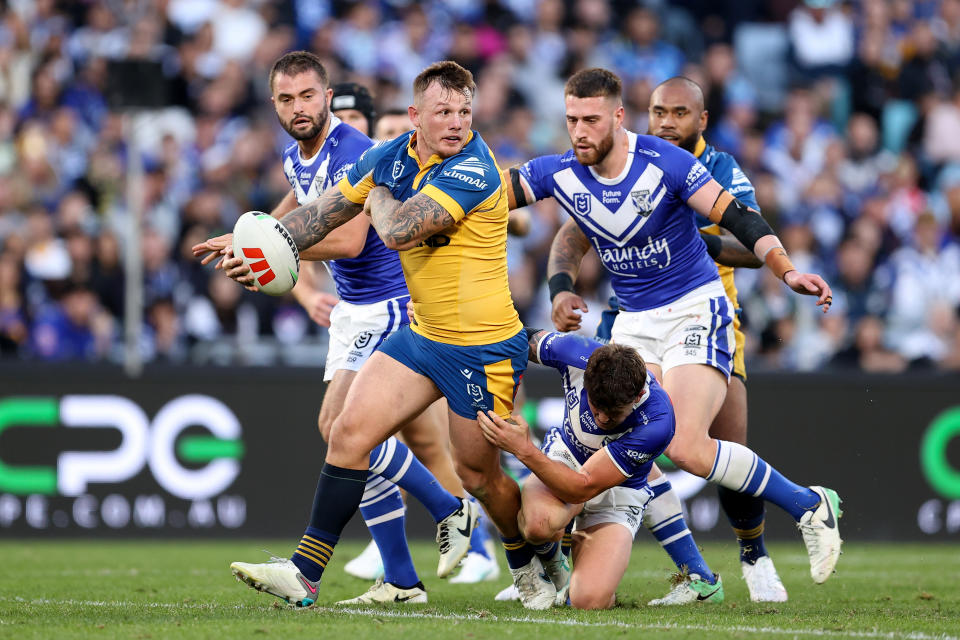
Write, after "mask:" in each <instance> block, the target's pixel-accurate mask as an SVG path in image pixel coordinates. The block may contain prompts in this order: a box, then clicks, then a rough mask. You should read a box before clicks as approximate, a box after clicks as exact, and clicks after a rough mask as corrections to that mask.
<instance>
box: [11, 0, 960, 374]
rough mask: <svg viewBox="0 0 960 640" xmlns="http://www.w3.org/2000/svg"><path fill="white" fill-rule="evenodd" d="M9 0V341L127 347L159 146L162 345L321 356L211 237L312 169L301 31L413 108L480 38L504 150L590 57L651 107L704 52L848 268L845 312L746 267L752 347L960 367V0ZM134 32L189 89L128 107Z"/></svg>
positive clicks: (521, 270)
mask: <svg viewBox="0 0 960 640" xmlns="http://www.w3.org/2000/svg"><path fill="white" fill-rule="evenodd" d="M74 5H75V6H74ZM0 14H2V17H0V243H2V246H3V252H2V254H0V357H3V358H15V357H38V358H45V359H46V358H61V359H66V358H73V357H75V358H81V359H83V358H93V359H107V360H114V359H116V358H118V357H119V355H120V353H121V350H120V349H119V348H118V347H119V341H120V333H121V332H120V331H119V330H118V329H117V327H119V326H120V323H121V322H122V318H123V312H124V307H123V304H124V295H125V294H124V284H125V277H124V266H123V265H124V261H123V258H122V251H123V249H124V247H126V246H129V244H128V243H127V242H126V240H127V238H126V235H125V234H126V233H127V229H126V226H125V222H126V221H127V218H128V215H129V213H128V212H129V203H128V201H127V199H128V195H129V194H128V190H127V183H126V173H127V169H128V163H129V160H130V157H131V154H132V153H139V154H141V157H142V158H143V161H144V169H145V175H144V178H143V191H142V193H141V194H139V195H141V196H142V197H143V201H144V204H145V215H144V230H143V237H142V238H141V245H142V251H141V257H142V259H143V261H144V282H143V285H144V287H145V296H146V307H145V318H144V320H145V322H144V330H145V333H144V340H143V344H142V350H143V354H144V356H145V357H146V359H147V360H148V361H149V360H157V361H164V362H172V363H180V362H220V363H224V364H229V363H231V362H251V363H254V362H256V363H269V362H276V361H283V362H294V361H297V360H296V358H295V357H293V356H291V354H296V353H297V352H301V354H302V353H310V354H311V355H310V359H311V361H313V360H316V359H317V358H316V350H318V349H320V350H322V349H323V348H325V347H324V344H325V342H324V341H325V333H324V332H323V331H321V330H318V329H317V328H316V327H315V326H313V325H312V324H310V323H309V320H308V316H307V314H305V313H304V312H303V311H302V310H300V309H299V308H297V307H295V306H294V305H293V301H292V300H290V299H283V300H274V299H272V298H268V297H266V296H259V295H254V294H249V293H247V292H245V291H244V290H242V289H241V288H239V287H236V286H234V285H233V283H231V282H229V281H228V280H227V279H226V278H224V277H223V276H222V275H220V274H219V273H217V272H216V271H215V270H214V269H213V268H212V267H202V266H201V265H199V264H198V263H197V262H196V261H195V260H194V259H193V258H192V255H191V253H190V251H189V248H190V246H192V244H195V243H197V242H199V241H200V240H202V239H204V238H206V237H209V236H211V235H215V234H219V233H223V232H226V231H228V230H229V229H230V228H231V227H232V225H233V223H234V221H235V220H236V218H237V216H238V215H239V214H240V213H241V212H243V211H245V210H258V211H259V210H264V211H269V210H270V209H272V208H273V207H274V206H275V205H276V203H277V202H278V201H279V200H280V198H281V197H282V196H283V194H284V193H285V192H286V191H287V189H288V188H289V187H288V185H287V183H286V182H285V179H284V176H283V173H282V171H281V170H280V168H279V163H278V162H277V158H278V156H279V152H280V150H281V149H283V148H284V147H285V146H286V145H287V144H288V143H289V139H288V137H287V136H286V134H285V132H283V130H282V129H281V128H280V127H279V125H278V124H277V122H276V119H275V118H276V116H275V114H274V113H273V112H272V109H271V108H270V104H269V102H268V100H267V98H268V97H269V95H268V85H267V82H266V76H267V73H268V71H269V69H270V66H271V65H272V63H273V61H274V60H275V59H276V58H277V57H278V56H279V55H281V54H282V53H284V52H286V51H288V50H290V49H292V48H295V47H298V46H301V47H307V48H309V49H311V50H313V51H315V52H316V53H317V54H318V55H320V56H321V58H322V59H323V60H324V63H325V64H326V65H327V66H328V72H329V74H330V78H331V81H332V82H334V83H336V82H342V81H354V82H359V83H361V84H363V85H364V86H366V87H367V88H368V89H369V90H370V91H371V93H372V94H373V98H374V101H375V107H376V110H377V111H379V112H380V113H384V112H386V111H387V110H389V109H391V108H395V109H399V110H400V112H401V113H404V114H405V112H406V108H407V106H408V105H409V104H410V102H411V100H412V92H411V81H412V79H413V77H414V76H415V75H416V74H417V73H418V72H419V71H420V69H421V68H422V67H423V66H425V65H427V64H429V63H430V62H433V61H434V60H437V59H440V58H452V59H454V60H457V61H458V62H460V63H461V64H463V65H464V66H466V67H467V68H469V69H470V70H471V71H473V72H474V74H475V79H476V82H477V85H478V93H477V96H476V99H475V102H474V127H475V128H476V129H477V130H479V131H480V133H481V134H482V135H483V136H484V138H485V139H486V140H487V141H488V142H489V143H490V144H491V146H492V147H493V148H494V150H495V152H496V154H497V158H498V161H499V163H500V165H501V167H507V166H511V165H513V164H516V163H518V162H522V161H525V160H527V159H529V158H530V157H532V156H534V155H537V154H541V153H553V152H562V151H564V150H565V149H566V148H567V147H568V145H569V142H568V138H567V132H566V127H565V123H564V112H563V110H564V104H563V95H562V87H563V82H564V81H565V79H566V77H568V76H569V75H570V74H572V73H573V72H575V71H577V70H579V69H582V68H585V67H587V66H593V65H603V66H608V67H610V68H612V69H614V70H615V71H617V72H618V73H620V74H621V75H622V77H623V81H624V91H623V93H624V96H623V98H624V104H625V108H626V114H625V124H626V126H627V127H628V128H630V129H631V130H633V131H636V132H637V133H644V132H646V126H647V125H646V121H647V117H646V110H647V105H648V102H649V96H650V93H651V91H652V89H653V87H654V86H655V85H656V83H657V82H659V81H661V80H663V79H665V78H667V77H669V76H673V75H676V74H680V73H683V74H685V75H688V76H689V77H691V78H692V79H694V80H695V81H697V82H699V83H701V84H702V85H703V88H704V95H705V99H706V107H707V109H708V110H709V112H710V116H711V117H710V129H709V130H708V132H707V137H708V139H709V141H710V142H711V143H712V144H714V145H716V146H717V147H718V148H720V149H722V150H725V151H728V152H731V153H733V154H735V155H736V157H737V159H738V161H739V162H740V165H741V166H742V167H743V169H744V171H745V172H746V174H747V175H748V176H749V177H750V179H751V181H752V182H753V184H754V186H755V188H756V194H757V200H758V203H759V204H760V206H761V208H762V210H763V215H764V216H765V217H766V218H767V220H769V221H770V223H771V224H772V225H773V226H774V228H775V229H777V231H778V233H779V234H780V235H781V237H782V239H783V241H784V243H785V244H786V245H787V249H788V250H789V251H791V254H792V256H793V259H794V262H795V264H797V266H798V267H801V265H802V267H801V268H804V269H811V270H815V271H820V270H823V269H825V270H826V271H825V273H827V274H829V275H830V277H829V278H828V280H829V281H830V282H831V284H832V285H833V286H834V305H833V308H832V309H831V311H830V313H829V314H828V315H826V316H824V315H823V314H821V313H819V311H818V310H817V309H816V308H815V307H814V306H813V305H812V304H807V303H808V302H809V301H808V300H804V299H794V298H793V297H791V296H789V295H788V292H787V291H786V290H785V288H784V286H783V284H782V282H780V281H778V280H776V279H775V278H773V277H772V276H771V275H770V274H769V273H767V272H766V271H765V270H755V271H752V270H740V271H738V273H737V282H738V286H739V287H740V289H741V302H742V304H743V306H744V308H745V310H746V311H745V314H746V317H748V319H749V325H748V327H747V333H748V345H749V348H748V358H750V362H749V366H751V367H754V366H756V367H760V368H762V367H764V366H767V367H781V368H796V369H805V370H806V369H812V368H816V367H819V366H822V365H823V364H825V363H827V362H830V363H832V366H848V367H856V368H860V369H863V370H868V371H898V370H900V369H902V368H903V367H905V366H906V365H907V362H908V361H909V362H910V363H912V366H934V365H935V366H938V367H940V368H942V369H958V368H960V331H958V329H957V323H958V315H957V307H958V301H960V293H957V287H958V286H960V285H957V282H960V278H958V277H957V276H958V270H960V266H957V263H958V261H960V259H958V258H957V254H958V248H957V247H958V244H957V243H958V242H960V153H958V151H957V149H956V148H954V147H955V146H956V145H954V144H953V141H955V140H956V139H958V138H960V115H958V114H960V78H958V77H957V75H958V74H957V73H956V69H957V68H960V0H940V1H939V2H925V3H915V2H910V1H908V0H892V1H891V0H860V1H859V2H840V1H838V0H805V1H801V0H786V1H784V2H775V3H755V2H754V3H738V2H730V1H726V2H722V3H715V2H714V3H711V2H702V1H697V2H683V3H679V4H677V3H673V4H671V3H667V2H662V1H661V0H654V1H650V2H643V3H632V2H613V3H611V2H605V1H603V0H567V1H564V0H490V1H489V2H483V3H479V2H468V1H465V0H456V1H453V2H435V1H430V2H421V3H414V2H407V1H401V0H388V1H386V2H375V1H366V0H365V1H362V2H348V3H343V2H331V1H330V0H289V1H288V2H282V3H279V2H269V1H265V0H162V1H158V2H115V1H114V0H89V1H86V2H83V3H73V4H70V3H62V2H56V0H34V1H31V2H25V1H23V0H17V1H15V2H7V3H0ZM731 43H732V44H731ZM788 43H789V47H790V51H789V52H788V51H787V47H788ZM124 58H126V59H146V60H155V61H158V62H160V63H161V66H162V68H163V70H164V73H165V74H167V76H168V77H169V79H170V87H171V95H170V107H169V108H166V109H163V110H159V111H156V112H152V113H149V114H141V115H140V116H138V117H136V118H131V117H130V116H129V115H127V114H123V113H120V112H118V111H115V110H111V109H110V108H109V106H108V104H107V96H106V95H105V91H106V88H107V87H108V85H109V82H108V80H109V78H108V63H109V61H110V60H113V59H124ZM788 58H789V60H788ZM788 63H792V64H793V68H792V69H788ZM791 70H792V71H793V73H790V71H791ZM401 120H404V122H405V121H406V120H405V116H404V117H403V118H401ZM404 126H407V125H404ZM130 132H133V134H134V139H135V142H136V144H135V146H134V147H133V148H128V140H127V134H129V133H130ZM529 213H530V216H531V219H532V224H531V231H530V233H529V235H527V236H526V237H524V238H514V237H511V238H510V240H509V242H508V246H507V251H508V262H509V277H510V286H511V290H512V292H513V296H514V300H515V302H516V304H517V307H518V309H519V311H520V314H521V317H522V318H523V319H524V321H525V322H527V323H532V324H537V323H548V322H549V300H548V299H547V298H548V296H547V292H546V288H545V283H544V280H545V278H544V274H545V270H546V261H547V255H548V253H549V248H550V244H551V241H552V239H553V236H554V233H555V232H556V229H557V228H558V226H559V224H560V223H561V222H562V220H561V219H560V218H562V217H563V216H562V215H560V214H559V213H558V209H557V207H556V205H555V204H554V203H553V202H552V201H545V202H540V203H537V204H536V205H535V206H533V207H531V208H530V210H529ZM591 260H593V258H588V259H587V260H586V261H585V263H584V267H583V270H582V274H581V279H580V281H579V282H578V283H577V286H578V288H580V289H581V290H582V292H583V293H584V294H585V295H588V296H589V297H590V302H589V304H590V306H591V314H593V313H599V312H600V311H601V310H602V309H603V308H605V306H606V295H607V292H608V287H609V285H608V280H607V278H606V276H605V273H604V272H603V270H602V269H599V268H595V267H596V266H597V265H595V264H594V263H593V262H591ZM594 322H595V318H594V317H592V316H590V317H587V318H586V319H585V320H584V324H583V331H584V332H586V333H589V332H591V331H592V330H593V326H592V325H593V323H594ZM293 345H295V347H294V346H293ZM885 345H886V346H885ZM311 349H312V350H313V351H311ZM887 349H890V350H889V351H888V350H887ZM301 360H302V355H301Z"/></svg>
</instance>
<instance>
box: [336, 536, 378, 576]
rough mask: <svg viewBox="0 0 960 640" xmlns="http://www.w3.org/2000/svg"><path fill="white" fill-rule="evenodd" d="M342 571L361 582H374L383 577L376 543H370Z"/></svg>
mask: <svg viewBox="0 0 960 640" xmlns="http://www.w3.org/2000/svg"><path fill="white" fill-rule="evenodd" d="M343 570H344V571H346V572H347V573H349V574H350V575H351V576H353V577H355V578H360V579H361V580H376V579H378V578H382V577H383V559H382V558H381V557H380V549H378V548H377V543H376V542H374V541H373V540H371V541H370V544H368V545H367V546H366V547H364V548H363V551H361V552H360V555H358V556H357V557H356V558H354V559H353V560H351V561H350V562H348V563H347V564H345V565H343Z"/></svg>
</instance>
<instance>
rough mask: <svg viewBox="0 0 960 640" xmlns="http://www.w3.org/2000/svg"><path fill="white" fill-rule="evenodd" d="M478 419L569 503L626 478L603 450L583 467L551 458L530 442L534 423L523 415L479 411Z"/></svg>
mask: <svg viewBox="0 0 960 640" xmlns="http://www.w3.org/2000/svg"><path fill="white" fill-rule="evenodd" d="M477 421H478V423H479V424H480V430H481V431H483V435H484V437H485V438H486V439H487V441H488V442H490V443H491V444H493V445H494V446H497V447H500V448H501V449H503V450H504V451H508V452H510V453H512V454H513V455H515V456H517V459H518V460H520V462H522V463H523V464H524V465H526V467H527V468H528V469H530V471H532V472H533V473H534V475H536V476H537V477H538V478H540V480H541V481H543V484H545V485H547V487H548V488H549V489H550V491H551V492H552V493H553V495H555V496H557V498H559V499H560V500H563V501H564V502H567V503H569V504H581V503H584V502H586V501H587V500H589V499H590V498H593V497H596V496H598V495H600V494H601V493H602V492H604V491H606V490H607V489H609V488H610V487H615V486H617V485H618V484H620V483H622V482H623V481H624V480H626V476H624V475H623V474H622V473H621V472H620V470H619V469H617V467H616V465H614V464H613V461H612V460H611V459H610V456H608V455H607V454H606V453H605V452H604V451H603V450H600V451H597V452H596V453H594V454H593V455H592V456H590V458H589V459H588V460H587V462H586V463H585V464H584V465H583V466H582V467H580V470H579V471H574V470H573V469H571V468H570V467H568V466H567V465H565V464H563V463H562V462H558V461H556V460H551V459H550V458H548V457H547V456H546V454H544V453H543V452H542V451H540V450H539V449H537V447H535V446H534V444H533V443H532V442H530V427H529V426H528V425H527V423H526V421H525V420H524V419H523V418H521V417H520V416H512V418H511V419H510V420H504V419H503V418H501V417H500V416H498V415H497V414H496V413H494V412H493V411H488V412H487V413H483V412H481V411H478V412H477Z"/></svg>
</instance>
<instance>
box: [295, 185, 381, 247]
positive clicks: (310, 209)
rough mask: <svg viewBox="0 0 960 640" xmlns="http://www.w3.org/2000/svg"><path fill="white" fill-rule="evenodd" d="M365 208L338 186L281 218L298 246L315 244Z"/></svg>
mask: <svg viewBox="0 0 960 640" xmlns="http://www.w3.org/2000/svg"><path fill="white" fill-rule="evenodd" d="M361 211H363V205H362V204H356V203H353V202H350V201H349V200H347V198H346V197H345V196H344V195H343V193H341V191H340V189H339V187H337V186H336V185H334V186H332V187H330V188H329V189H327V190H326V191H324V192H323V193H322V194H321V195H320V197H319V198H317V199H316V200H314V201H313V202H311V203H309V204H305V205H303V206H302V207H299V208H297V209H294V210H293V211H291V212H290V213H288V214H287V215H285V216H283V218H281V219H280V222H282V223H283V226H284V227H286V228H287V231H289V232H290V237H291V238H293V241H294V243H295V244H296V245H297V249H298V250H300V251H304V250H306V249H307V248H308V247H312V246H313V245H315V244H317V243H318V242H320V241H321V240H323V239H324V238H325V237H326V235H327V234H328V233H330V232H331V231H332V230H333V229H336V228H337V227H339V226H340V225H342V224H344V223H346V222H347V221H349V220H351V219H352V218H353V217H354V216H356V215H357V214H358V213H360V212H361Z"/></svg>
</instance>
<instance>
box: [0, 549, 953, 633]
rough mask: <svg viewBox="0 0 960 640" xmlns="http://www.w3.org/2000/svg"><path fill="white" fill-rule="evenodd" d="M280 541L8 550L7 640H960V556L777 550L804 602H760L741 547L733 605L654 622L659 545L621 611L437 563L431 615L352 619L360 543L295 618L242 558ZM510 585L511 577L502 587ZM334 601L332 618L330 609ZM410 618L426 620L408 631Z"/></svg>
mask: <svg viewBox="0 0 960 640" xmlns="http://www.w3.org/2000/svg"><path fill="white" fill-rule="evenodd" d="M262 548H267V549H271V550H273V551H275V552H277V553H286V552H287V551H288V550H289V549H290V545H289V541H285V542H278V541H271V542H245V541H240V542H236V541H230V542H220V543H216V542H105V541H99V542H76V541H71V542H26V541H4V542H0V562H2V564H0V638H17V639H18V640H20V639H29V638H44V639H46V638H67V637H69V638H104V639H106V638H132V639H142V638H158V639H159V638H218V639H219V638H224V637H234V638H348V639H349V640H356V639H359V638H373V637H376V638H381V639H386V638H416V640H427V639H429V638H442V639H444V640H452V639H459V638H471V639H474V638H498V639H499V638H520V639H524V638H551V639H555V638H559V637H576V638H578V639H579V638H604V639H609V638H614V637H624V638H627V637H633V638H635V637H638V634H644V635H650V634H659V635H661V636H664V637H670V638H696V639H697V640H705V639H707V638H709V640H714V639H718V638H765V637H780V638H789V637H799V638H804V637H818V636H822V637H830V638H833V637H840V638H894V637H912V638H914V639H915V640H925V639H926V638H934V637H960V595H958V589H960V546H958V545H952V546H948V545H906V544H900V545H866V544H848V545H846V546H845V553H844V556H843V557H842V558H841V560H840V565H839V567H838V573H837V574H836V575H834V576H833V577H832V578H831V579H830V580H829V581H828V582H827V583H826V584H824V585H814V584H813V583H812V582H811V580H810V577H809V572H808V568H807V559H806V555H805V554H804V553H803V547H802V544H801V543H800V542H799V541H797V542H796V543H793V544H778V545H773V546H772V553H773V557H774V559H775V561H776V564H777V567H778V569H779V571H780V575H781V577H782V578H783V582H784V584H785V585H786V587H787V590H788V591H789V593H790V601H789V602H787V603H783V604H777V605H771V604H753V603H751V602H750V601H749V597H748V596H747V591H746V586H745V585H744V583H743V581H742V580H741V579H740V571H739V565H738V563H737V561H736V555H735V549H734V546H733V545H731V544H723V545H705V555H706V557H707V559H708V561H710V562H711V564H712V565H713V567H714V569H715V570H719V571H720V572H721V573H722V574H723V575H724V578H725V579H724V583H725V585H726V595H727V599H726V602H725V603H724V604H722V605H719V606H716V605H714V606H706V605H700V606H695V607H682V608H670V609H652V608H648V607H646V606H644V605H643V603H645V602H646V601H647V600H649V599H651V598H653V597H659V596H661V595H663V593H665V592H666V590H667V587H668V584H667V579H668V576H669V566H668V561H667V560H666V557H665V556H664V555H663V553H662V552H661V551H660V550H659V549H658V548H656V547H655V546H654V545H652V544H649V543H646V542H644V543H643V544H640V543H638V544H637V545H635V547H634V554H633V559H632V562H631V565H630V568H629V570H628V572H627V575H626V577H625V578H624V581H623V583H622V584H621V588H620V591H619V595H620V599H621V601H622V602H621V604H620V605H619V606H618V607H617V608H615V609H614V610H612V611H603V612H575V611H571V610H569V609H554V610H551V611H545V612H526V611H524V610H523V609H522V608H521V607H520V605H519V604H517V603H500V602H494V601H493V595H494V594H495V593H496V592H497V591H498V590H499V589H500V588H501V587H503V586H505V585H506V584H507V579H506V578H505V577H503V574H502V575H501V579H500V580H498V581H497V582H488V583H484V584H482V585H449V584H445V583H444V582H443V581H441V580H438V579H436V578H434V577H432V576H433V573H434V571H435V566H436V550H435V546H434V545H433V544H432V543H427V542H418V543H417V544H416V545H415V548H414V559H415V561H416V563H417V566H418V567H419V568H420V571H421V574H422V575H423V579H424V582H425V583H426V585H427V588H428V590H429V592H430V603H429V604H427V605H406V606H404V607H402V608H393V609H375V610H372V611H370V610H368V611H355V612H348V613H345V612H342V611H337V610H336V609H335V608H333V607H332V605H331V604H329V603H332V602H333V601H335V600H337V599H340V598H346V597H352V596H355V595H358V594H359V593H361V592H362V591H364V590H365V588H366V586H367V585H366V584H365V583H364V582H362V581H360V580H356V579H354V578H350V577H348V576H346V575H345V574H344V573H343V572H342V571H341V570H340V567H341V566H342V565H343V563H344V561H345V558H349V557H351V556H352V555H353V554H354V553H356V552H358V551H359V549H360V544H358V543H351V544H346V543H345V544H342V545H340V547H338V548H337V554H336V559H335V560H334V564H333V566H332V567H331V569H330V570H329V571H328V572H327V575H326V576H325V577H324V584H323V587H322V596H321V604H322V605H323V606H321V607H318V608H314V609H308V610H296V609H292V608H287V607H286V605H284V606H282V607H281V606H278V601H276V600H275V599H274V598H273V597H271V596H268V595H265V594H260V593H257V592H255V591H253V590H251V589H249V588H247V587H246V586H244V585H242V584H240V583H239V582H236V581H235V580H234V578H233V577H232V576H231V575H230V573H229V570H228V565H229V563H230V562H231V561H233V560H246V561H259V560H260V559H261V558H263V559H266V556H265V555H264V554H262V553H261V552H260V549H262ZM505 573H506V572H505V571H504V574H505ZM324 603H327V604H324ZM405 615H412V616H415V617H399V616H405Z"/></svg>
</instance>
